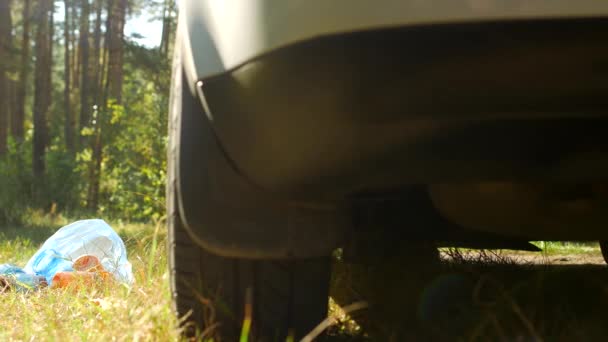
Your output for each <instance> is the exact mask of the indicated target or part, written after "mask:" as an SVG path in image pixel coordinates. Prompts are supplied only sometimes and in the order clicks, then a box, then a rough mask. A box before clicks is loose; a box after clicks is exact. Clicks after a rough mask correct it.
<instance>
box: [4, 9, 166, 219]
mask: <svg viewBox="0 0 608 342" xmlns="http://www.w3.org/2000/svg"><path fill="white" fill-rule="evenodd" d="M0 1H2V3H0V4H1V5H3V6H5V5H6V6H11V7H10V10H9V11H8V12H7V13H10V17H11V23H12V25H13V27H12V28H11V29H10V37H9V36H8V35H5V39H4V40H2V42H4V43H2V44H3V45H2V46H4V47H6V48H5V49H2V51H0V53H4V54H8V55H9V56H8V57H7V58H4V59H2V60H0V82H2V80H3V79H8V80H12V81H13V82H12V83H10V86H11V87H10V88H11V89H14V90H13V91H12V92H10V91H5V94H6V95H5V96H6V98H7V99H9V100H10V103H11V104H12V106H5V107H4V108H3V109H5V110H6V111H8V113H7V115H4V116H3V118H4V120H0V124H2V125H3V127H0V128H2V130H1V131H2V132H5V133H4V134H0V138H2V139H3V141H2V142H0V146H3V148H2V149H0V189H1V190H0V222H1V221H15V220H19V219H20V218H21V217H22V215H23V213H25V212H26V211H25V210H24V209H26V208H37V209H43V210H45V211H51V210H52V211H55V210H63V211H66V212H69V213H70V214H71V215H74V216H85V215H86V216H92V215H102V216H104V217H108V216H109V217H111V218H113V219H124V220H140V221H146V220H155V219H158V218H159V217H160V216H161V215H162V213H163V211H164V189H165V185H164V184H165V169H166V160H165V159H166V157H165V154H166V153H165V148H166V142H167V139H166V127H167V114H166V113H167V109H168V96H169V94H168V92H169V88H168V85H169V84H170V68H169V58H170V57H169V56H170V55H171V53H170V51H169V50H170V49H171V44H170V40H172V37H173V31H174V30H175V19H176V13H175V11H176V6H175V3H174V1H173V0H137V1H135V0H130V1H127V0H61V1H60V0H55V1H53V0H37V1H29V0H27V1H14V0H13V1H10V0H0ZM44 13H46V16H45V17H41V16H42V15H44ZM140 13H148V14H150V15H152V17H153V18H154V19H155V20H156V21H157V22H158V25H162V26H163V34H162V37H158V38H159V46H158V47H156V48H150V47H145V46H141V45H139V44H138V43H136V42H135V41H133V40H131V39H130V38H129V37H126V35H125V34H124V26H125V23H128V20H129V17H130V16H131V15H137V14H140ZM83 16H84V17H83ZM36 18H38V19H36ZM30 37H32V38H31V39H30ZM30 53H32V54H33V55H32V56H30ZM30 57H31V58H30ZM9 60H13V61H16V62H15V63H14V64H10V63H8V62H7V61H9ZM30 70H32V71H31V72H29V71H30ZM5 84H9V83H8V81H7V82H5ZM2 89H4V88H3V87H0V90H2ZM45 96H46V97H45ZM0 119H2V118H0ZM9 127H10V129H9ZM2 143H4V144H2Z"/></svg>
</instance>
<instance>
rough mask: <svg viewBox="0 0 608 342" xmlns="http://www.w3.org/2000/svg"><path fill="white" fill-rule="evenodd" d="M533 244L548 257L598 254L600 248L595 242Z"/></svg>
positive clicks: (538, 242)
mask: <svg viewBox="0 0 608 342" xmlns="http://www.w3.org/2000/svg"><path fill="white" fill-rule="evenodd" d="M532 244H534V245H536V246H537V247H538V248H540V249H542V250H543V251H542V253H543V254H546V255H555V254H598V253H599V251H600V246H599V244H598V243H597V242H596V241H593V242H570V241H566V242H564V241H533V242H532Z"/></svg>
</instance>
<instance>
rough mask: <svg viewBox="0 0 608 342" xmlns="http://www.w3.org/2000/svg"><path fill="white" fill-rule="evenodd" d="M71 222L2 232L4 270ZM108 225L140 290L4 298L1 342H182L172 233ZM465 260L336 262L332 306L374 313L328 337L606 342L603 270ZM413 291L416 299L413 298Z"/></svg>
mask: <svg viewBox="0 0 608 342" xmlns="http://www.w3.org/2000/svg"><path fill="white" fill-rule="evenodd" d="M68 223H70V220H68V219H66V218H65V217H62V216H61V215H57V216H49V215H44V214H41V213H39V212H31V213H30V215H29V218H28V220H26V222H24V223H23V224H21V225H19V226H10V225H8V226H4V227H0V263H14V264H17V265H21V266H23V265H24V264H25V263H26V262H27V260H28V259H29V258H30V256H31V255H33V254H34V253H35V251H36V250H37V249H38V247H39V246H40V245H41V244H42V243H43V242H44V241H45V240H46V239H47V238H48V237H49V236H50V235H52V234H53V233H54V232H55V231H56V230H57V229H58V228H60V227H61V226H63V225H65V224H68ZM110 225H111V226H112V227H113V228H114V229H115V230H116V231H117V232H118V233H119V234H120V235H121V237H122V238H123V240H124V241H125V243H126V245H127V250H128V253H129V260H130V261H131V263H132V264H133V271H134V275H135V279H136V281H135V284H134V285H133V286H132V287H130V288H129V287H126V286H120V285H114V286H109V287H97V288H81V289H80V290H77V291H64V290H57V289H43V290H40V291H35V292H31V293H20V292H8V293H4V294H1V295H0V306H1V307H2V309H3V310H2V314H1V315H0V341H26V340H27V341H32V340H51V341H127V340H128V341H174V340H179V338H180V337H179V336H180V335H179V327H178V325H179V324H178V321H177V319H176V318H175V316H174V314H173V312H172V310H171V298H170V294H169V281H168V280H169V279H168V277H169V274H168V269H167V259H166V252H165V248H164V246H165V241H166V231H165V229H164V227H163V226H162V225H138V224H125V223H121V222H117V223H112V222H110ZM539 246H540V247H541V248H543V247H544V252H543V253H546V255H565V254H569V255H571V254H598V253H599V248H598V246H597V244H593V243H552V242H551V243H539ZM465 252H466V253H462V252H459V251H457V250H442V254H444V256H445V254H446V253H452V254H451V255H449V258H447V259H446V258H445V257H444V261H443V262H442V263H441V265H439V266H438V267H439V268H438V270H437V273H435V271H432V270H431V271H429V270H428V269H420V270H418V271H416V272H417V273H416V277H414V278H412V268H411V267H412V266H411V262H408V260H407V259H403V258H399V259H395V260H393V261H391V262H383V263H382V264H380V265H378V266H377V267H374V268H369V267H367V266H364V265H363V266H357V265H348V264H344V263H342V262H338V261H337V262H336V270H335V271H334V275H333V277H334V281H333V289H332V291H333V292H332V295H333V296H334V298H336V301H338V302H339V303H340V304H343V305H348V304H350V303H353V302H356V301H359V300H362V299H363V300H369V302H370V303H371V304H372V306H371V307H370V308H369V310H368V309H365V310H360V311H358V312H353V313H352V314H346V313H345V312H343V311H341V310H340V307H339V306H338V305H337V304H336V303H335V302H334V301H333V300H330V303H331V305H330V313H331V314H332V315H333V316H335V320H336V321H338V322H339V324H338V325H336V326H334V327H332V328H330V329H329V331H330V334H329V335H330V336H328V338H327V339H326V340H329V341H352V340H359V341H368V340H383V341H384V340H386V341H391V340H393V341H404V340H409V339H408V337H412V336H413V339H412V340H417V339H420V338H421V336H425V337H428V340H448V341H452V340H458V341H484V340H534V341H539V340H548V341H554V340H555V341H568V340H598V339H602V338H604V337H606V336H608V328H605V324H604V322H605V321H606V320H607V319H608V311H606V310H605V307H606V306H607V305H608V272H607V270H608V269H607V268H606V267H605V266H603V265H591V266H589V267H586V268H584V267H576V266H572V265H554V266H551V265H533V264H526V265H522V264H521V263H519V264H518V263H517V262H514V261H513V260H511V256H512V255H517V253H516V254H512V253H511V252H509V253H507V254H504V253H500V252H480V253H470V251H465ZM539 255H540V256H542V253H541V254H539ZM417 281H418V282H419V283H416V282H417ZM353 284H357V289H356V292H357V293H356V294H357V296H356V297H354V298H348V299H347V300H345V301H339V299H341V298H339V297H340V295H341V294H347V292H349V291H350V292H352V290H353ZM361 285H363V286H361ZM415 291H420V294H418V295H416V294H414V295H412V293H414V292H415ZM366 292H367V294H366ZM361 295H362V296H361ZM374 296H376V298H374ZM378 303H380V305H378ZM412 308H413V310H412ZM413 314H415V317H414V316H413ZM366 316H367V317H366ZM414 321H418V322H422V323H421V325H416V324H417V323H412V322H414ZM245 323H246V322H245ZM368 327H369V331H368V330H367V329H368ZM363 330H365V331H363ZM368 332H369V334H370V336H373V337H371V338H370V337H369V336H368V335H367V333H368ZM419 334H421V335H419ZM423 334H426V335H423Z"/></svg>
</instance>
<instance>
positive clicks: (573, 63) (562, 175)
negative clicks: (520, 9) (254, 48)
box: [202, 20, 608, 198]
mask: <svg viewBox="0 0 608 342" xmlns="http://www.w3.org/2000/svg"><path fill="white" fill-rule="evenodd" d="M606 32H608V20H550V21H529V22H525V21H518V22H504V23H482V24H466V25H439V26H437V25H433V26H428V27H415V28H405V29H404V28H399V29H386V30H377V31H366V32H360V33H355V34H346V35H341V36H332V37H325V38H322V39H317V40H314V41H309V42H305V43H301V44H297V45H293V46H291V47H289V48H285V49H280V50H277V51H275V52H274V53H271V54H268V55H266V56H264V57H263V58H259V59H256V60H254V61H251V62H249V63H247V64H245V65H243V66H241V67H239V68H237V69H235V70H233V71H232V72H230V73H226V74H223V75H221V76H218V77H215V78H211V79H207V80H205V81H204V83H203V85H202V93H203V94H204V97H205V99H206V102H207V104H208V108H209V111H210V113H208V115H209V116H210V118H211V119H212V121H213V127H214V130H215V133H216V134H217V136H218V138H219V141H220V143H221V144H222V146H223V148H224V150H225V151H226V153H227V155H228V156H229V158H231V159H232V160H233V162H234V165H236V167H238V168H239V169H240V172H241V173H242V174H243V175H246V176H247V177H248V178H249V179H250V180H251V181H252V182H254V183H256V184H258V185H259V186H260V187H262V188H265V189H267V190H268V191H271V192H275V193H282V194H287V195H289V196H304V197H308V196H312V197H319V196H321V197H324V196H326V197H332V198H333V197H340V196H344V195H346V194H350V193H354V192H358V191H367V190H369V189H378V188H385V187H394V186H398V185H404V184H417V183H445V182H468V181H480V180H488V181H493V180H504V179H509V180H513V179H515V180H534V179H543V180H556V181H561V180H580V179H596V178H602V179H603V178H605V177H606V176H605V175H607V174H608V162H607V161H608V136H607V135H606V134H605V132H606V131H607V130H606V129H607V128H608V111H607V109H608V97H606V94H608V82H606V80H608V45H607V44H606V41H605V37H606Z"/></svg>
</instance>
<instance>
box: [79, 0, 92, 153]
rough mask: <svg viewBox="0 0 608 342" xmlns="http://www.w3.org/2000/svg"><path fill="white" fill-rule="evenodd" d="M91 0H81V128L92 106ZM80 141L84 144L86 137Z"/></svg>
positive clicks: (88, 117) (84, 124)
mask: <svg viewBox="0 0 608 342" xmlns="http://www.w3.org/2000/svg"><path fill="white" fill-rule="evenodd" d="M89 28H90V27H89V0H82V1H81V13H80V41H79V46H80V61H79V62H80V130H81V131H82V129H83V128H85V127H87V126H88V125H89V122H90V120H91V115H90V114H91V106H90V102H89ZM80 143H81V145H82V146H84V143H85V141H84V137H82V136H81V139H80Z"/></svg>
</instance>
